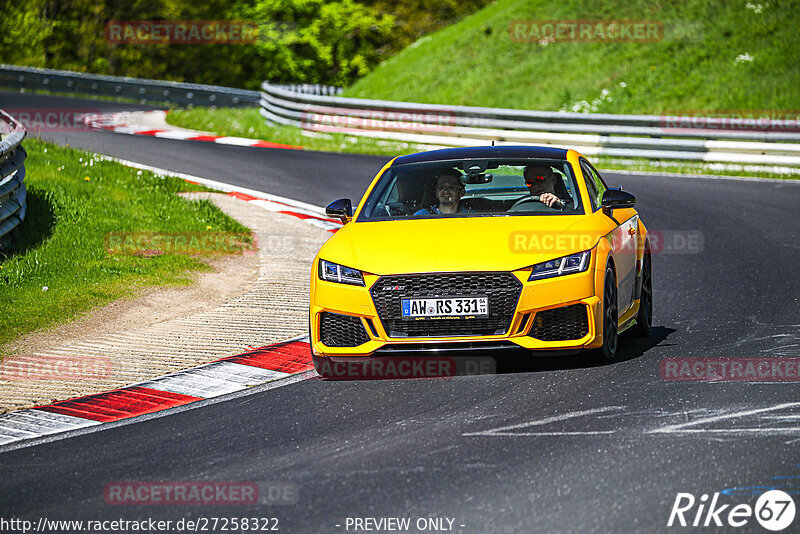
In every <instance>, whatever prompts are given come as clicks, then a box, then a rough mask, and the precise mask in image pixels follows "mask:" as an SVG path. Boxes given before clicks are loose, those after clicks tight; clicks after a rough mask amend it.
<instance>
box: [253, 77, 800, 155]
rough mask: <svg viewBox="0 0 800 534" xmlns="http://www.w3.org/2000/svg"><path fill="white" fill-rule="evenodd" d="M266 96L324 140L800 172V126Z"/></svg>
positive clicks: (265, 111) (291, 89) (296, 92)
mask: <svg viewBox="0 0 800 534" xmlns="http://www.w3.org/2000/svg"><path fill="white" fill-rule="evenodd" d="M261 90H262V91H261V100H260V107H261V109H260V112H261V115H262V116H263V117H264V118H265V119H267V120H268V121H271V122H274V123H278V124H285V125H292V126H299V127H301V128H304V129H306V130H312V131H317V132H342V133H348V134H351V135H356V136H364V137H374V138H380V139H390V140H397V141H406V142H411V143H419V144H429V145H442V146H472V145H484V144H488V143H490V142H492V141H494V142H495V143H497V144H535V145H540V146H555V147H570V148H575V149H576V150H579V151H581V152H582V153H583V154H585V155H587V156H613V157H623V158H647V159H669V160H686V161H699V162H721V163H738V164H759V165H774V166H789V167H796V166H800V120H783V119H781V120H772V121H770V120H767V122H765V121H764V120H760V119H758V120H757V119H724V118H719V117H716V118H715V117H684V116H668V115H664V116H655V115H610V114H600V113H565V112H549V111H531V110H516V109H502V108H482V107H470V106H445V105H436V104H420V103H411V102H390V101H384V100H367V99H360V98H344V97H340V96H333V95H331V94H325V93H321V92H315V91H308V90H304V89H303V87H302V86H286V85H276V84H271V83H269V82H264V83H263V84H262V86H261ZM331 92H333V93H335V94H338V92H336V91H330V90H329V91H328V93H331ZM748 121H749V122H748ZM698 125H700V126H702V127H697V126H698Z"/></svg>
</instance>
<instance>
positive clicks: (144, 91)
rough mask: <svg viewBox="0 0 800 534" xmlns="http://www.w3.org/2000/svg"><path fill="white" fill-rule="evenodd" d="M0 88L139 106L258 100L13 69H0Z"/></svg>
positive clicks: (196, 88)
mask: <svg viewBox="0 0 800 534" xmlns="http://www.w3.org/2000/svg"><path fill="white" fill-rule="evenodd" d="M0 87H8V88H12V89H21V90H23V89H28V90H48V91H55V92H60V93H77V94H87V95H93V96H107V97H118V98H127V99H131V100H136V101H138V102H140V103H142V104H145V103H152V104H162V103H167V104H179V105H189V104H192V105H196V106H220V107H238V106H255V105H257V104H258V100H259V92H258V91H248V90H246V89H233V88H231V87H221V86H218V85H201V84H196V83H182V82H168V81H163V80H147V79H143V78H126V77H122V76H105V75H99V74H86V73H83V72H72V71H66V70H53V69H37V68H33V67H18V66H14V65H0Z"/></svg>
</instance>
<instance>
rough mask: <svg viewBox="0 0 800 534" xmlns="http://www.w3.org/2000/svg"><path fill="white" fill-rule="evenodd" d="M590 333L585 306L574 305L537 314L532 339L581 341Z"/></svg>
mask: <svg viewBox="0 0 800 534" xmlns="http://www.w3.org/2000/svg"><path fill="white" fill-rule="evenodd" d="M587 333H589V315H588V312H587V310H586V306H584V305H583V304H572V305H571V306H564V307H563V308H554V309H552V310H545V311H541V312H537V313H536V315H535V316H534V317H533V326H532V327H531V331H530V332H528V335H529V336H530V337H535V338H536V339H540V340H542V341H566V340H568V339H580V338H582V337H583V336H585V335H586V334H587Z"/></svg>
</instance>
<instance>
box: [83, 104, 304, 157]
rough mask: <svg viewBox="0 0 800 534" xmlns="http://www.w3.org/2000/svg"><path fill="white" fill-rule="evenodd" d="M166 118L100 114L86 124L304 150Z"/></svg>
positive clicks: (151, 114) (159, 112)
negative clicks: (202, 129)
mask: <svg viewBox="0 0 800 534" xmlns="http://www.w3.org/2000/svg"><path fill="white" fill-rule="evenodd" d="M166 116H167V112H166V111H164V110H155V111H122V112H114V113H98V114H88V115H86V116H85V117H84V123H85V124H86V125H87V126H89V127H90V128H97V129H102V130H108V131H111V132H115V133H121V134H129V135H149V136H153V137H161V138H164V139H179V140H182V141H205V142H209V143H217V144H220V145H234V146H249V147H261V148H283V149H289V150H303V147H301V146H296V145H287V144H283V143H273V142H271V141H262V140H260V139H248V138H246V137H234V136H227V135H214V134H212V133H208V132H200V131H197V130H188V129H186V128H178V127H177V126H172V125H171V124H168V123H167V121H166Z"/></svg>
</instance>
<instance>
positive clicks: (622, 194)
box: [600, 189, 636, 213]
mask: <svg viewBox="0 0 800 534" xmlns="http://www.w3.org/2000/svg"><path fill="white" fill-rule="evenodd" d="M635 205H636V197H635V196H633V195H631V194H630V193H628V192H626V191H621V190H619V189H606V192H605V193H603V199H602V201H601V202H600V207H601V208H603V211H604V212H605V213H609V212H611V210H614V209H620V208H632V207H634V206H635Z"/></svg>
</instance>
